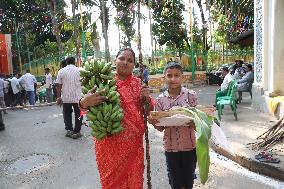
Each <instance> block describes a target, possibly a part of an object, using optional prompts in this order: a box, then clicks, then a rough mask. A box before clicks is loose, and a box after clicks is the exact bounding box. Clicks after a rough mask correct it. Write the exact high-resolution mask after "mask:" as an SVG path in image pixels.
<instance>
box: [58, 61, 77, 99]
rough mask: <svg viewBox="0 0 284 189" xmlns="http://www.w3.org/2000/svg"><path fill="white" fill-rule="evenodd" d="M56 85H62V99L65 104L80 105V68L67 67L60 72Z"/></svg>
mask: <svg viewBox="0 0 284 189" xmlns="http://www.w3.org/2000/svg"><path fill="white" fill-rule="evenodd" d="M56 83H59V84H62V89H61V98H62V101H63V103H78V102H79V100H80V98H81V94H82V87H81V82H80V72H79V68H78V67H76V66H75V65H72V64H70V65H67V66H66V67H64V68H62V69H60V70H59V71H58V75H57V80H56Z"/></svg>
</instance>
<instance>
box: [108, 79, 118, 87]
mask: <svg viewBox="0 0 284 189" xmlns="http://www.w3.org/2000/svg"><path fill="white" fill-rule="evenodd" d="M108 84H109V86H110V87H112V86H114V85H115V84H116V80H115V79H112V80H110V81H109V83H108Z"/></svg>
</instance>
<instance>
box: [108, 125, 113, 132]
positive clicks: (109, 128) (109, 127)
mask: <svg viewBox="0 0 284 189" xmlns="http://www.w3.org/2000/svg"><path fill="white" fill-rule="evenodd" d="M111 131H112V127H111V126H109V125H108V126H107V132H108V133H111Z"/></svg>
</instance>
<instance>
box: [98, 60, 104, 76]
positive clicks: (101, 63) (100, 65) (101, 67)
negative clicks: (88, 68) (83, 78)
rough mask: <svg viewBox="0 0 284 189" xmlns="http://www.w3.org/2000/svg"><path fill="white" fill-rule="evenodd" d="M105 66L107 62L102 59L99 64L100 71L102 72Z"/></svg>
mask: <svg viewBox="0 0 284 189" xmlns="http://www.w3.org/2000/svg"><path fill="white" fill-rule="evenodd" d="M104 66H105V62H102V61H101V62H100V63H99V66H98V72H100V73H101V72H102V69H103V68H104Z"/></svg>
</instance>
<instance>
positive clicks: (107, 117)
mask: <svg viewBox="0 0 284 189" xmlns="http://www.w3.org/2000/svg"><path fill="white" fill-rule="evenodd" d="M110 115H111V112H110V111H108V112H107V113H106V115H105V117H104V121H106V122H107V121H108V120H109V118H110Z"/></svg>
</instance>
